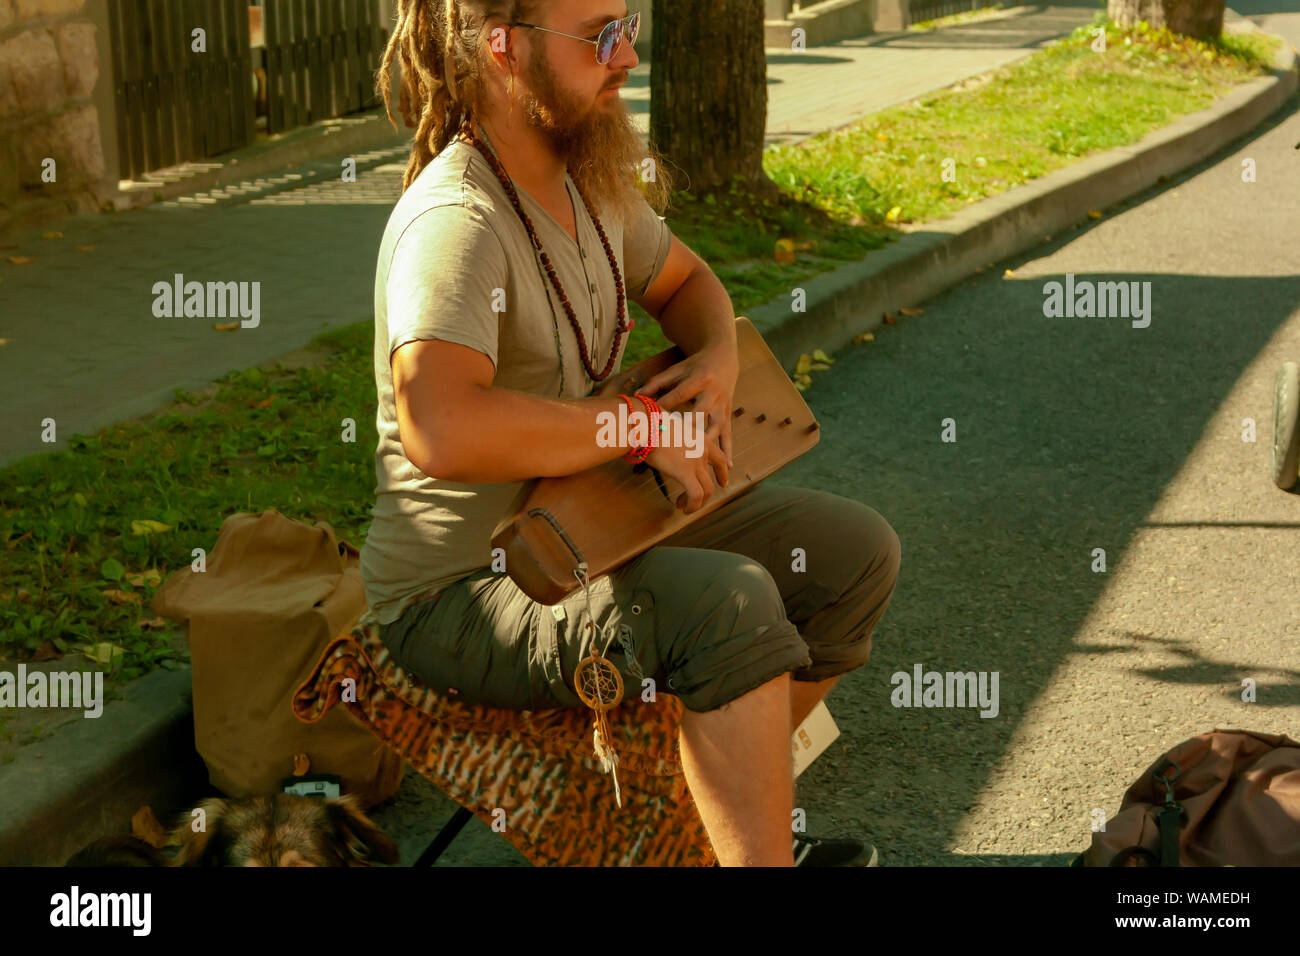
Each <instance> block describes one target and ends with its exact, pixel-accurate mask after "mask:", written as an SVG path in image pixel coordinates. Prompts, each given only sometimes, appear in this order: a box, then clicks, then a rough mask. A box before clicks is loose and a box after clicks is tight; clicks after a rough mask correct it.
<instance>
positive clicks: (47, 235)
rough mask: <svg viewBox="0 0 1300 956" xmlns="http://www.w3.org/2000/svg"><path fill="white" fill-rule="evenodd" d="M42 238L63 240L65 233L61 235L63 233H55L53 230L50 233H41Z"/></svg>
mask: <svg viewBox="0 0 1300 956" xmlns="http://www.w3.org/2000/svg"><path fill="white" fill-rule="evenodd" d="M41 238H42V239H62V238H63V233H61V232H55V231H53V230H51V231H49V232H43V233H41Z"/></svg>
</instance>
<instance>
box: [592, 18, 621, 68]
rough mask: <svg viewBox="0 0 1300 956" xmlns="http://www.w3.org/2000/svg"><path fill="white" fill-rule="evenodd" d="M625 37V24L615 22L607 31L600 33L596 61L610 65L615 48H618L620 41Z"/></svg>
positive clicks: (606, 28)
mask: <svg viewBox="0 0 1300 956" xmlns="http://www.w3.org/2000/svg"><path fill="white" fill-rule="evenodd" d="M622 36H623V24H622V22H621V21H618V20H615V21H614V22H613V23H611V24H609V26H607V27H605V29H603V30H601V31H600V42H599V43H598V44H597V45H596V60H597V62H599V63H608V62H609V60H610V57H612V56H613V55H614V48H615V47H617V46H618V41H619V40H620V39H621V38H622Z"/></svg>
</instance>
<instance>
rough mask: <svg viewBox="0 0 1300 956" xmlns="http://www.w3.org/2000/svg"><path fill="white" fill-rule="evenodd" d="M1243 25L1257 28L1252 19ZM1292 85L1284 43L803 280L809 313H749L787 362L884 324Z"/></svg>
mask: <svg viewBox="0 0 1300 956" xmlns="http://www.w3.org/2000/svg"><path fill="white" fill-rule="evenodd" d="M1249 28H1250V29H1251V30H1252V31H1254V32H1263V31H1260V30H1259V29H1258V28H1257V27H1254V25H1253V24H1250V25H1249ZM1296 86H1297V72H1296V54H1295V52H1294V50H1293V49H1292V48H1291V46H1290V44H1288V43H1287V42H1286V41H1285V40H1283V45H1282V51H1281V52H1280V53H1279V55H1278V60H1277V65H1276V67H1275V68H1274V70H1273V71H1272V75H1271V76H1268V77H1261V78H1259V79H1257V80H1252V81H1250V82H1249V83H1246V84H1243V85H1242V86H1241V87H1240V88H1239V89H1237V90H1235V91H1233V92H1232V93H1229V94H1228V95H1227V96H1225V97H1224V98H1223V99H1221V100H1219V101H1218V102H1217V103H1215V104H1214V105H1213V106H1210V107H1207V108H1206V109H1204V110H1201V111H1199V112H1196V113H1190V114H1188V115H1187V116H1184V117H1182V118H1181V119H1179V120H1176V121H1175V122H1174V123H1172V124H1171V125H1169V126H1166V127H1164V128H1162V129H1159V130H1155V131H1153V132H1151V133H1149V134H1147V135H1146V136H1144V137H1143V138H1142V139H1141V140H1139V141H1138V142H1136V143H1134V144H1133V145H1131V146H1121V147H1117V148H1115V149H1111V150H1107V151H1106V152H1104V153H1098V154H1097V155H1095V156H1090V157H1087V158H1086V159H1082V160H1080V161H1079V162H1077V163H1074V164H1072V165H1070V166H1067V167H1066V168H1065V169H1060V170H1057V171H1056V172H1054V173H1049V174H1048V175H1046V176H1043V177H1042V178H1040V179H1036V180H1034V181H1032V182H1029V183H1026V184H1024V185H1022V186H1017V187H1015V188H1013V189H1010V190H1008V191H1007V192H1005V193H1002V194H1000V195H997V196H993V197H990V198H989V199H985V200H983V201H981V202H979V203H976V204H974V205H972V206H971V207H969V208H967V209H964V210H962V211H961V212H959V213H957V214H956V215H953V216H950V217H949V218H947V219H943V220H940V221H938V222H932V223H926V224H925V225H924V226H921V227H918V228H917V229H916V230H915V231H911V232H908V233H907V234H905V235H904V236H903V237H902V238H901V239H899V240H897V241H895V242H892V243H890V244H889V245H888V246H886V247H885V248H884V249H881V250H878V251H875V252H871V253H870V254H868V256H867V257H866V259H865V260H863V261H861V262H854V263H851V264H849V265H846V266H842V267H840V268H838V269H835V270H834V271H832V272H827V273H823V274H822V275H819V276H816V277H814V278H811V279H808V280H807V281H805V282H803V283H801V284H800V287H801V288H803V289H804V291H805V292H806V303H805V304H806V306H807V311H806V312H801V313H792V312H791V311H790V303H791V299H790V297H789V296H783V297H781V298H778V299H776V300H774V301H772V302H769V303H767V304H766V305H762V306H759V307H758V308H756V309H752V310H750V311H749V312H748V313H747V315H748V317H749V319H750V321H752V322H753V323H754V326H755V327H756V328H757V329H758V330H759V332H761V333H762V334H763V338H764V339H765V340H766V341H767V344H768V347H769V348H771V350H772V352H773V354H774V355H775V356H776V357H777V359H778V360H780V362H781V364H782V365H783V366H784V367H785V368H787V369H793V368H794V365H795V362H796V361H797V360H798V358H799V355H800V354H801V353H804V352H807V353H811V352H812V351H813V349H816V348H821V349H824V350H825V351H826V352H828V353H829V352H833V351H835V350H836V349H839V348H841V347H843V346H844V345H847V344H848V343H849V342H850V341H852V339H853V336H855V335H857V334H858V333H861V332H869V331H871V330H873V329H875V328H877V327H879V326H880V324H881V321H882V319H881V316H882V314H883V313H885V312H896V311H897V310H898V308H899V307H900V306H910V305H916V304H918V303H920V302H924V301H925V300H926V299H930V298H933V297H934V296H936V295H938V294H939V293H940V292H943V291H944V290H945V289H948V288H950V287H951V286H953V285H956V284H957V283H958V282H961V281H962V280H964V279H966V278H968V277H969V276H971V275H972V274H973V273H974V272H975V271H976V269H977V268H979V267H981V266H986V265H989V264H990V263H994V262H998V261H999V260H1001V259H1006V258H1007V257H1009V256H1013V255H1015V254H1016V253H1018V252H1021V251H1023V250H1025V249H1028V248H1031V247H1032V246H1034V245H1037V244H1038V243H1039V242H1042V241H1043V240H1044V239H1045V238H1046V237H1047V236H1049V235H1052V234H1054V233H1058V232H1060V231H1061V230H1062V229H1064V228H1066V227H1067V226H1072V225H1074V224H1076V223H1079V222H1083V221H1086V220H1087V217H1088V211H1089V210H1091V209H1104V208H1106V207H1107V206H1112V205H1114V204H1116V203H1119V202H1121V201H1123V200H1125V199H1128V198H1130V197H1132V196H1135V195H1137V194H1138V193H1140V192H1142V191H1143V190H1145V189H1148V188H1150V187H1151V186H1154V185H1156V184H1157V183H1159V182H1161V181H1162V180H1164V179H1167V178H1169V177H1171V176H1173V175H1174V174H1176V173H1178V172H1180V171H1182V170H1184V169H1187V168H1188V167H1190V166H1194V165H1195V164H1196V163H1198V162H1200V161H1201V160H1203V159H1205V158H1206V157H1207V156H1210V155H1213V154H1214V153H1216V152H1218V151H1219V150H1220V149H1222V148H1223V147H1225V146H1227V145H1228V144H1229V143H1231V142H1233V141H1234V140H1236V139H1238V138H1239V137H1241V136H1244V135H1245V134H1247V133H1249V132H1250V131H1251V130H1253V129H1254V128H1256V127H1257V126H1258V125H1259V124H1260V123H1261V122H1263V121H1264V120H1265V119H1266V118H1268V117H1269V116H1270V115H1272V114H1273V113H1274V112H1275V111H1276V110H1278V109H1279V108H1280V107H1281V106H1282V105H1283V103H1284V102H1285V101H1286V100H1287V99H1288V98H1289V97H1290V96H1291V94H1292V93H1294V92H1295V90H1296Z"/></svg>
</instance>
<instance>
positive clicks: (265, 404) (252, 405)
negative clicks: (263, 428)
mask: <svg viewBox="0 0 1300 956" xmlns="http://www.w3.org/2000/svg"><path fill="white" fill-rule="evenodd" d="M273 399H274V396H271V397H268V398H264V399H262V400H261V401H260V402H249V403H248V407H249V408H267V407H268V406H270V404H271V402H272V400H273Z"/></svg>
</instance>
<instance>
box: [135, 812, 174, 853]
mask: <svg viewBox="0 0 1300 956" xmlns="http://www.w3.org/2000/svg"><path fill="white" fill-rule="evenodd" d="M131 835H132V836H133V837H135V838H136V839H137V840H143V841H144V842H145V843H148V844H149V845H150V846H151V847H153V848H154V849H155V850H158V849H161V848H162V847H165V846H166V845H167V831H166V830H164V829H163V825H162V824H161V823H159V822H158V818H157V817H156V816H154V813H153V808H152V807H149V806H147V805H146V806H143V807H141V808H140V809H139V810H137V811H135V815H134V816H133V817H131Z"/></svg>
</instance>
